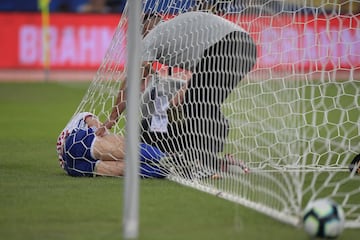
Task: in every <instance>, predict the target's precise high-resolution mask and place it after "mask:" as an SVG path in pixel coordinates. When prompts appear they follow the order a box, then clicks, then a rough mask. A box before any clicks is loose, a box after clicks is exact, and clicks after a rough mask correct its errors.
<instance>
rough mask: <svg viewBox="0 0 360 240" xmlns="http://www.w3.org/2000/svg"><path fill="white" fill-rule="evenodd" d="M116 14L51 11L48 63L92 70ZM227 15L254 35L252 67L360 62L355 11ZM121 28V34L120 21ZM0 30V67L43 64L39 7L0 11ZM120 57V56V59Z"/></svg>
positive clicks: (333, 66)
mask: <svg viewBox="0 0 360 240" xmlns="http://www.w3.org/2000/svg"><path fill="white" fill-rule="evenodd" d="M120 17H121V14H120V13H118V14H115V13H108V14H91V13H86V14H76V13H52V14H51V21H50V28H49V47H50V63H51V69H69V70H96V69H97V68H98V67H99V66H100V64H101V61H102V59H103V57H104V55H105V53H106V50H107V48H108V46H109V44H110V42H111V39H112V37H113V33H114V31H115V29H116V26H117V24H118V22H119V19H120ZM168 17H171V16H168ZM228 18H229V19H230V20H232V21H234V22H236V23H238V24H239V25H240V26H242V27H243V28H244V29H245V30H247V31H249V32H250V34H251V35H252V36H253V37H254V39H255V40H256V42H257V45H258V57H259V58H258V62H257V66H256V67H257V68H271V69H273V70H294V69H293V68H295V69H300V70H302V71H303V70H309V71H317V70H324V69H326V70H331V69H343V70H346V69H348V68H351V67H358V66H360V41H359V39H360V16H337V17H336V18H330V19H329V18H325V17H321V16H317V17H313V16H306V15H300V16H298V17H297V18H298V19H297V20H296V21H295V23H294V21H293V19H292V18H291V17H287V16H279V17H277V18H276V21H274V19H271V18H268V17H266V16H262V17H251V16H241V17H239V16H238V15H230V16H228ZM310 18H313V19H310ZM239 19H240V20H241V21H239ZM121 30H122V31H123V33H122V34H124V36H125V34H126V27H123V28H122V29H121ZM0 36H1V38H0V53H1V56H2V57H1V58H0V69H41V68H42V67H43V52H42V51H43V47H42V46H43V42H42V41H43V40H42V24H41V14H40V13H29V12H28V13H27V12H21V13H20V12H2V13H0ZM123 39H124V41H123V42H121V43H119V44H122V45H123V47H124V48H125V47H126V42H125V37H124V38H123ZM125 60H126V56H123V57H122V58H121V64H122V65H124V64H125ZM290 68H291V69H290Z"/></svg>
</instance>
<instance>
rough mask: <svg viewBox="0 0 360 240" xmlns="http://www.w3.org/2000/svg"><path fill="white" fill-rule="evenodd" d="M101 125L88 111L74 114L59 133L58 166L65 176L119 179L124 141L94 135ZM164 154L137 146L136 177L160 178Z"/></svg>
mask: <svg viewBox="0 0 360 240" xmlns="http://www.w3.org/2000/svg"><path fill="white" fill-rule="evenodd" d="M100 126H101V122H100V121H99V120H98V118H97V117H96V116H95V115H94V114H92V113H89V112H82V113H78V114H76V115H75V116H74V117H73V118H72V119H71V120H70V122H69V123H68V124H67V125H66V127H65V128H64V130H63V131H62V132H61V134H60V136H59V137H58V141H57V153H58V157H59V161H60V166H61V167H62V168H63V169H64V170H65V171H66V172H67V174H68V175H70V176H74V177H78V176H96V175H102V176H123V175H124V174H125V173H124V170H125V162H124V158H125V138H124V137H123V136H120V135H117V134H113V133H107V134H105V135H103V136H96V134H95V131H96V129H97V128H99V127H100ZM165 156H166V154H165V153H163V152H161V151H160V150H159V149H157V148H155V147H152V146H150V145H148V144H144V143H140V175H141V176H142V177H145V178H164V177H165V176H166V170H164V169H162V168H160V167H159V164H158V163H159V161H160V159H161V158H163V157H165Z"/></svg>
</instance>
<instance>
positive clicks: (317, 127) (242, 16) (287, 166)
mask: <svg viewBox="0 0 360 240" xmlns="http://www.w3.org/2000/svg"><path fill="white" fill-rule="evenodd" d="M359 11H360V2H359V1H326V0H322V1H321V0H317V1H315V0H313V1H305V2H304V1H295V0H293V1H256V0H248V1H220V0H219V1H215V0H213V1H195V0H194V1H191V0H187V1H185V0H183V1H173V0H169V1H160V0H159V1H155V0H152V1H151V0H149V1H144V3H143V12H144V15H143V22H144V41H143V42H144V47H145V48H144V51H143V55H142V57H143V60H146V61H151V62H152V65H151V69H152V70H151V74H150V75H149V76H148V77H147V78H146V79H145V78H144V79H142V83H143V85H142V86H143V89H142V90H143V91H142V94H141V96H140V99H141V105H140V106H139V111H140V113H141V122H139V126H140V129H141V141H143V142H147V143H149V144H151V145H153V146H156V147H158V148H159V149H161V150H163V151H164V152H166V153H167V154H168V157H166V158H164V159H163V160H162V161H161V162H160V163H159V167H160V168H163V169H166V170H167V172H169V175H168V176H167V177H168V179H170V180H173V181H176V182H179V183H181V184H185V185H187V186H190V187H194V188H196V189H199V190H202V191H206V192H209V193H212V194H215V195H217V196H219V197H223V198H225V199H228V200H231V201H235V202H238V203H240V204H243V205H245V206H248V207H251V208H254V209H256V210H258V211H260V212H262V213H265V214H267V215H270V216H272V217H274V218H276V219H278V220H280V221H283V222H286V223H290V224H294V225H297V224H300V219H301V214H302V209H303V208H304V206H305V205H306V203H307V202H308V201H310V200H314V199H317V198H322V197H331V198H333V199H334V200H335V201H337V202H338V203H339V204H340V205H341V206H342V207H343V208H344V211H345V215H346V227H360V204H359V202H360V188H359V181H360V178H359V175H358V174H356V172H355V170H356V167H354V168H353V169H355V170H353V171H352V172H350V171H349V164H350V163H351V161H352V160H353V159H354V157H355V156H356V155H357V154H359V153H360V144H359V142H360V141H359V140H360V128H359V126H360V125H359V123H360V112H359V111H360V110H359V109H360V106H359V105H360V100H359V95H360V79H359V70H360V31H359V29H360V28H359V20H360V15H359ZM188 13H190V14H191V13H195V14H199V13H205V14H208V13H209V14H210V13H211V14H213V15H215V16H218V17H220V18H221V19H222V20H225V21H224V22H223V21H222V20H219V19H218V18H216V20H214V22H212V23H211V24H210V23H209V22H208V21H207V18H205V17H201V16H202V15H200V17H199V16H197V15H194V14H191V15H187V14H188ZM184 16H185V17H184ZM206 16H207V15H206ZM176 19H181V21H180V20H178V21H174V20H176ZM189 19H190V20H191V21H190V20H189ZM209 19H210V18H209ZM211 19H212V18H211ZM154 23H156V24H157V25H156V26H161V25H163V26H166V27H163V28H162V29H161V28H159V29H160V30H156V31H157V32H155V33H154V32H151V31H152V30H154V29H155V28H156V27H155V28H154V29H151V26H152V25H153V24H154ZM172 23H173V24H172ZM229 23H231V24H233V25H231V24H229ZM164 24H167V25H164ZM208 26H212V27H211V28H209V27H208ZM126 29H127V7H125V10H124V13H123V14H122V15H121V18H120V21H119V24H118V27H117V29H116V31H115V34H114V37H113V39H112V42H111V44H110V46H109V48H108V51H107V53H106V55H105V57H104V60H103V62H102V64H101V66H100V67H99V69H98V71H97V73H96V75H95V76H94V79H93V81H92V83H91V85H90V87H89V89H88V91H87V93H86V94H85V96H84V98H83V99H82V101H81V103H80V105H79V107H78V108H77V110H76V113H78V112H84V111H88V112H92V113H94V114H96V115H97V116H98V117H99V118H100V119H101V120H102V121H106V120H107V119H109V117H110V113H111V109H112V108H113V107H114V105H115V102H116V98H117V96H118V92H119V89H120V87H121V85H122V84H124V82H125V79H126V72H127V66H126V58H127V55H129V54H131V53H127V52H126V42H127V41H131V40H130V39H127V38H126ZM228 29H230V30H229V31H227V30H228ZM234 29H235V30H236V31H235V30H234ZM239 29H240V30H239ZM234 32H235V33H234ZM239 43H240V44H239ZM204 56H205V57H204ZM142 71H144V69H142ZM129 94H131V93H129ZM125 123H126V119H125V114H124V113H123V114H122V115H120V116H119V119H118V121H117V124H116V125H114V126H113V128H112V129H111V131H113V132H114V133H119V134H122V135H125V136H126V132H125V127H124V126H125Z"/></svg>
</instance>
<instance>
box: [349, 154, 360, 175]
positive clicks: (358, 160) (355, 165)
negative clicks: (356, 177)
mask: <svg viewBox="0 0 360 240" xmlns="http://www.w3.org/2000/svg"><path fill="white" fill-rule="evenodd" d="M349 170H350V172H353V171H355V174H360V154H358V155H357V156H355V158H354V159H353V160H352V161H351V163H350V165H349Z"/></svg>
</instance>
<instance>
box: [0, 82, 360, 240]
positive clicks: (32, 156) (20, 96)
mask: <svg viewBox="0 0 360 240" xmlns="http://www.w3.org/2000/svg"><path fill="white" fill-rule="evenodd" d="M87 87H88V84H87V83H1V84H0V113H1V117H0V126H1V133H0V236H1V237H0V238H1V239H7V240H18V239H19V240H20V239H21V240H24V239H27V240H30V239H34V240H39V239H47V240H57V239H61V240H70V239H71V240H72V239H74V240H81V239H84V240H101V239H104V240H113V239H122V211H123V183H124V181H123V179H122V178H106V177H97V178H72V177H69V176H67V175H66V174H65V173H64V172H63V171H62V170H61V169H60V168H59V166H58V162H57V158H56V152H55V144H56V138H57V136H58V133H59V132H60V131H61V130H62V128H63V127H64V125H65V124H66V123H67V121H68V120H69V118H70V117H71V115H72V114H73V113H74V111H75V110H76V108H77V106H78V104H79V103H80V100H81V99H82V97H83V95H84V94H85V92H86V90H87ZM140 197H141V199H140V226H139V227H140V229H139V230H140V233H139V239H154V240H162V239H164V240H165V239H166V240H168V239H172V240H177V239H178V240H184V239H187V240H191V239H196V240H199V239H207V240H211V239H214V240H215V239H216V240H218V239H224V240H228V239H234V240H235V239H255V240H262V239H264V240H265V239H266V240H267V239H279V240H282V239H284V240H285V239H292V240H297V239H299V240H300V239H308V237H307V235H306V234H305V233H304V232H303V231H302V230H301V229H297V228H294V227H292V226H289V225H286V224H282V223H280V222H277V221H275V220H273V219H271V218H269V217H267V216H265V215H262V214H259V213H257V212H255V211H253V210H250V209H247V208H244V207H242V206H240V205H238V204H235V203H232V202H229V201H226V200H223V199H220V198H217V197H215V196H212V195H209V194H206V193H203V192H199V191H197V190H194V189H191V188H187V187H184V186H181V185H179V184H176V183H173V182H170V181H167V180H141V181H140ZM359 233H360V230H356V229H351V230H350V229H347V230H345V232H344V233H343V234H342V236H341V237H340V238H339V239H344V240H347V239H357V238H358V237H359Z"/></svg>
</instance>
